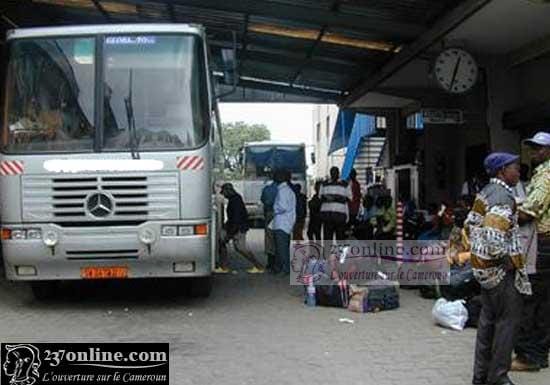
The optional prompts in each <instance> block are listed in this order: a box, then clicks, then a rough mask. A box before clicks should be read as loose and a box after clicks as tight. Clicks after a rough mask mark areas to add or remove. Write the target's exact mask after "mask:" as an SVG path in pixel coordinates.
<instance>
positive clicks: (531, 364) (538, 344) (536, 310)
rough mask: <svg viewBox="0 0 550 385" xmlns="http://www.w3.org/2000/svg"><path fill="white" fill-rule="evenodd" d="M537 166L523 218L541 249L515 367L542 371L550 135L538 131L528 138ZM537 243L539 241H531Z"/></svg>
mask: <svg viewBox="0 0 550 385" xmlns="http://www.w3.org/2000/svg"><path fill="white" fill-rule="evenodd" d="M525 144H527V145H528V146H529V147H530V148H531V153H532V159H533V163H535V164H536V165H538V166H537V168H536V169H535V173H534V175H533V178H532V179H531V182H530V183H529V186H528V187H527V196H526V198H525V201H524V202H523V203H522V205H521V206H520V208H519V210H520V221H524V222H528V221H533V220H534V222H535V225H536V235H535V233H533V237H532V238H538V250H537V253H536V254H535V253H533V254H534V255H536V260H535V261H533V263H531V264H529V267H532V269H529V273H530V275H529V279H530V281H531V284H532V286H533V295H532V296H531V297H529V298H528V299H526V301H525V306H524V311H523V319H522V323H521V329H520V333H519V336H518V341H517V344H516V348H515V351H516V358H515V359H514V361H513V362H512V370H518V371H525V370H540V369H541V368H547V367H548V350H549V348H550V134H549V133H547V132H539V133H538V134H536V135H535V136H534V137H533V138H531V139H529V140H527V141H525ZM532 242H536V240H532Z"/></svg>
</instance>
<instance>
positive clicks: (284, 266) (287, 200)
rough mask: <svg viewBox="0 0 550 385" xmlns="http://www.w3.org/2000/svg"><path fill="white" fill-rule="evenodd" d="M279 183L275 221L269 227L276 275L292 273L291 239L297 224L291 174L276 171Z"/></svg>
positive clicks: (274, 210)
mask: <svg viewBox="0 0 550 385" xmlns="http://www.w3.org/2000/svg"><path fill="white" fill-rule="evenodd" d="M274 179H275V182H276V183H277V189H278V191H277V197H276V198H275V204H274V205H273V220H272V221H271V223H270V224H269V227H270V228H271V229H272V230H273V234H274V238H275V267H274V270H275V272H276V273H278V272H282V273H283V274H288V273H290V237H291V235H292V229H293V228H294V223H295V222H296V194H295V193H294V191H293V190H292V188H291V187H290V172H288V171H286V170H277V171H275V178H274Z"/></svg>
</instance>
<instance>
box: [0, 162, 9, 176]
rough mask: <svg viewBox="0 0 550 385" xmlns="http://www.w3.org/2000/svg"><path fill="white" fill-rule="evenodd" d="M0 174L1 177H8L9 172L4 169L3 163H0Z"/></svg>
mask: <svg viewBox="0 0 550 385" xmlns="http://www.w3.org/2000/svg"><path fill="white" fill-rule="evenodd" d="M0 173H1V174H2V175H3V176H6V175H9V174H10V172H9V171H8V170H6V169H5V168H4V162H2V163H0Z"/></svg>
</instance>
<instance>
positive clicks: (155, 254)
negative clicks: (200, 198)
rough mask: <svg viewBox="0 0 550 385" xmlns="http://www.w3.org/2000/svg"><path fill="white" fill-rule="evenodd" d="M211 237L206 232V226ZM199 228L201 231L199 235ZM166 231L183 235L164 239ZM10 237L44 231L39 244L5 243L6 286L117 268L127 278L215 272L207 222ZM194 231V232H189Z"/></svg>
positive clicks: (47, 229)
mask: <svg viewBox="0 0 550 385" xmlns="http://www.w3.org/2000/svg"><path fill="white" fill-rule="evenodd" d="M205 224H206V225H207V226H206V228H207V231H206V233H205V231H204V228H205V227H204V225H205ZM197 225H202V226H203V227H201V231H200V233H196V229H198V227H197ZM163 226H169V227H172V229H174V228H175V229H177V230H178V231H181V235H178V233H176V234H171V235H163V229H162V228H163ZM3 228H9V229H10V230H12V233H13V232H14V231H16V230H18V229H19V230H21V229H33V230H34V234H35V235H36V231H37V230H40V234H41V238H40V239H9V240H3V241H2V251H3V255H4V267H5V272H6V278H7V279H8V280H26V281H32V280H75V279H82V278H83V277H86V273H85V272H86V271H89V270H90V269H97V270H103V271H109V270H110V269H109V268H117V269H118V271H125V272H127V278H155V277H200V276H208V275H210V274H211V272H212V244H211V236H210V230H211V227H210V226H209V225H208V221H207V220H203V221H170V222H162V221H159V222H146V223H144V224H141V225H138V226H116V227H115V226H101V227H100V226H98V227H60V226H58V225H54V224H32V225H4V226H3ZM190 229H193V232H192V231H191V230H190Z"/></svg>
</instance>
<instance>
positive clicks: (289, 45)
mask: <svg viewBox="0 0 550 385" xmlns="http://www.w3.org/2000/svg"><path fill="white" fill-rule="evenodd" d="M247 40H248V44H249V45H250V46H258V47H262V46H263V47H267V48H274V49H281V50H291V51H295V52H304V53H305V52H308V51H309V49H310V48H311V47H312V46H313V44H314V42H313V41H311V40H304V39H293V38H289V37H284V36H273V35H265V34H258V33H253V32H249V33H248V34H247Z"/></svg>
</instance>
